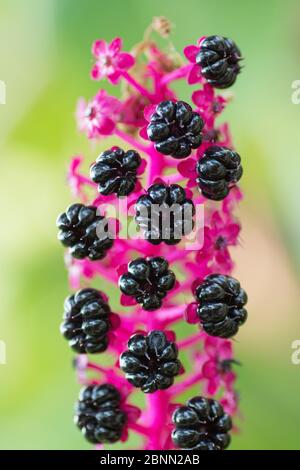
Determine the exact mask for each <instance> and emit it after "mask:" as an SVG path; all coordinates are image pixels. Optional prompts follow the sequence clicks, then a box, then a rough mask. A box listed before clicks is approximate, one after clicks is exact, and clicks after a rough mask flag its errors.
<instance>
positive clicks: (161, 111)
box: [147, 100, 204, 159]
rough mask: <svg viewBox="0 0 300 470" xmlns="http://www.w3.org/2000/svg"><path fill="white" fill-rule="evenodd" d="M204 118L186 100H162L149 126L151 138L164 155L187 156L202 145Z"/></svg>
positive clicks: (148, 130) (148, 131)
mask: <svg viewBox="0 0 300 470" xmlns="http://www.w3.org/2000/svg"><path fill="white" fill-rule="evenodd" d="M203 125H204V123H203V120H202V118H201V116H200V115H199V114H198V113H195V112H194V111H193V109H192V108H191V106H190V105H189V104H188V103H185V102H184V101H177V102H173V101H170V100H169V101H162V102H161V103H160V104H159V105H157V106H156V110H155V112H154V113H153V114H152V115H151V118H150V124H149V125H148V127H147V133H148V137H149V139H150V140H151V141H152V142H154V145H155V148H156V150H157V151H158V152H160V153H162V154H163V155H171V157H174V158H179V159H181V158H186V157H188V156H189V155H190V154H191V151H192V149H196V148H198V147H199V146H200V145H201V142H202V135H201V131H202V128H203Z"/></svg>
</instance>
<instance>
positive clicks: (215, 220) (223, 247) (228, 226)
mask: <svg viewBox="0 0 300 470" xmlns="http://www.w3.org/2000/svg"><path fill="white" fill-rule="evenodd" d="M240 229H241V227H240V225H239V224H238V223H237V222H235V220H234V219H232V220H231V219H230V218H228V217H225V216H222V215H221V214H220V213H219V212H217V211H216V212H214V213H213V214H212V216H211V218H210V224H209V225H206V226H205V227H204V243H203V247H202V248H201V249H200V250H199V252H198V253H197V260H198V262H199V263H205V264H209V263H213V264H214V265H215V269H216V270H218V269H219V270H220V269H223V270H224V272H226V273H227V272H229V271H230V270H231V269H232V268H233V262H232V259H231V256H230V252H229V247H230V246H236V245H237V244H238V236H239V233H240Z"/></svg>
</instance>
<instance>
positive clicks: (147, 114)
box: [144, 104, 156, 122]
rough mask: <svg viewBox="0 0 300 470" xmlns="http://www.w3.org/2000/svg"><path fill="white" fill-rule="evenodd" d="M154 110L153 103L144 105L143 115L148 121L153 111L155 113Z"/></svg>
mask: <svg viewBox="0 0 300 470" xmlns="http://www.w3.org/2000/svg"><path fill="white" fill-rule="evenodd" d="M155 110H156V105H155V104H148V105H147V106H145V109H144V116H145V119H146V120H147V121H148V122H150V119H151V116H152V114H153V113H155Z"/></svg>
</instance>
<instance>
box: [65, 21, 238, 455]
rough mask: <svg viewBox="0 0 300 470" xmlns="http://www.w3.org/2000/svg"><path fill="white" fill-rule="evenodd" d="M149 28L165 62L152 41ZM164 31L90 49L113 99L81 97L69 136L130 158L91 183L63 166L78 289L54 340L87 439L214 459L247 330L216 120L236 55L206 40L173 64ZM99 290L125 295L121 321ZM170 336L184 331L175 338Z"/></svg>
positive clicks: (233, 194) (99, 167) (234, 398)
mask: <svg viewBox="0 0 300 470" xmlns="http://www.w3.org/2000/svg"><path fill="white" fill-rule="evenodd" d="M158 24H160V25H163V33H161V34H163V37H165V38H167V39H168V40H167V52H164V51H163V50H161V49H160V48H159V47H158V46H157V44H156V43H155V42H154V40H153V39H152V33H153V34H154V32H155V31H156V32H158V33H159V34H160V31H161V30H160V28H158V26H157V25H158ZM167 26H168V27H167ZM151 31H152V33H151ZM166 31H169V23H168V21H167V20H166V19H161V21H160V22H158V19H157V18H156V19H155V23H153V25H152V26H151V27H150V29H148V30H147V35H146V36H145V39H144V41H143V42H142V43H141V44H139V45H138V47H136V48H135V49H134V51H135V53H134V54H131V53H128V52H124V51H123V50H122V41H121V39H120V38H116V39H114V40H113V41H111V42H110V43H106V42H105V41H103V40H97V41H95V43H94V44H93V47H92V53H93V55H94V58H95V64H94V66H93V68H92V71H91V78H92V79H93V80H95V81H99V80H102V79H107V80H108V81H109V82H110V83H112V84H113V85H118V84H119V83H121V84H122V96H121V98H120V99H117V98H115V97H113V96H109V95H108V93H107V92H106V91H105V90H99V91H98V92H97V93H96V95H95V97H94V98H92V99H91V100H89V101H88V102H85V100H83V99H81V100H80V102H79V105H78V110H77V119H78V126H79V129H80V130H81V131H82V132H84V133H85V134H86V135H87V137H88V138H89V139H91V140H95V141H99V140H101V139H104V138H105V137H106V136H110V135H114V136H115V137H116V138H117V139H118V140H119V141H120V145H121V142H122V144H124V143H125V144H126V148H121V147H118V146H114V147H112V148H107V149H106V150H105V151H104V152H102V153H100V155H98V156H97V158H96V159H95V161H94V162H93V163H92V165H91V167H90V175H89V177H88V176H87V175H86V174H83V173H82V171H81V169H80V165H81V163H82V160H83V159H82V157H74V159H73V161H72V163H71V165H70V169H69V172H68V181H69V183H70V186H71V189H72V191H73V193H74V194H75V196H76V197H77V198H79V201H80V202H77V203H75V204H72V205H71V206H69V207H68V208H67V210H66V211H65V212H63V213H62V214H60V215H59V217H58V219H57V226H58V229H59V234H58V238H59V240H60V242H61V243H62V244H63V245H64V246H65V247H66V249H67V253H66V258H65V259H66V265H67V268H68V271H69V279H70V287H71V288H72V289H74V290H76V292H74V293H72V294H70V295H69V296H68V297H67V299H66V301H65V304H64V316H63V322H62V324H61V333H62V335H63V336H64V337H65V339H66V340H67V341H68V343H69V346H70V347H71V348H72V350H73V351H74V352H76V353H77V359H76V361H75V364H76V371H77V376H78V380H79V382H80V383H81V384H82V385H83V388H82V390H81V392H80V396H79V400H78V402H77V404H76V410H75V423H76V424H77V426H78V427H79V429H80V430H81V432H82V434H83V435H84V437H85V438H86V439H87V440H88V441H89V442H91V443H93V444H96V445H97V446H98V447H99V446H102V445H105V444H109V445H110V444H112V443H114V442H117V441H120V442H124V441H126V440H127V439H128V435H129V433H136V434H137V435H138V436H139V437H140V438H141V440H142V446H143V448H144V449H154V450H159V449H164V450H168V449H173V448H181V449H188V450H207V449H209V450H221V449H224V448H226V447H227V446H228V445H229V442H230V435H229V432H230V430H231V427H232V419H235V417H236V415H237V412H238V395H237V392H236V389H235V380H236V373H235V371H234V370H233V367H234V366H235V365H236V364H238V362H237V361H236V360H235V359H234V355H233V354H234V353H233V346H232V338H233V337H234V336H235V335H236V334H237V333H238V330H239V327H240V326H241V325H242V324H243V323H244V322H245V321H246V318H247V311H246V309H245V304H246V302H247V296H246V293H245V291H244V290H243V289H242V287H241V286H240V284H239V282H238V281H237V280H236V279H234V278H233V277H231V273H232V270H233V267H234V263H233V261H232V257H231V247H233V246H236V245H238V243H239V242H238V236H239V232H240V224H239V222H238V221H237V219H236V218H235V216H234V210H235V207H236V205H237V203H238V202H239V200H240V199H241V192H240V190H239V189H238V187H237V183H238V181H239V180H240V178H241V176H242V166H241V158H240V156H239V154H238V153H237V152H236V151H235V150H234V149H233V144H232V141H231V137H230V133H229V129H228V125H227V123H223V124H218V123H217V120H218V117H219V116H220V114H221V113H222V111H223V109H224V108H225V106H226V105H227V100H226V98H225V97H224V96H222V95H220V94H216V88H221V89H222V88H227V87H229V86H231V85H232V84H233V83H234V81H235V80H236V77H237V75H238V73H239V71H240V66H239V60H240V57H241V54H240V51H239V49H238V48H237V46H236V45H235V43H234V42H233V41H232V40H231V39H228V38H223V37H221V36H211V37H201V38H200V39H199V40H198V42H197V44H196V45H190V46H187V47H186V48H185V50H184V54H185V57H186V59H187V63H186V64H183V65H182V61H181V60H180V61H179V60H178V54H175V53H174V49H173V48H171V49H170V42H169V38H168V34H169V33H166ZM142 56H143V57H142ZM138 59H141V62H140V63H138V64H137V60H138ZM129 70H130V73H129ZM178 79H181V80H185V81H186V82H187V84H194V85H195V84H196V85H197V90H196V91H193V92H192V95H191V104H190V103H186V102H184V101H182V100H180V99H179V98H178V97H177V96H176V94H175V91H174V90H173V89H172V88H171V85H172V83H173V81H175V80H178ZM128 146H129V148H127V147H128ZM179 183H180V184H179ZM91 192H92V193H93V194H92V196H91ZM203 205H204V210H203ZM199 207H200V208H201V211H199ZM108 209H109V210H108ZM111 212H112V213H113V214H114V215H113V216H111ZM203 214H204V219H203V217H202V215H203ZM126 228H127V233H126V235H127V236H125V237H124V236H123V235H124V234H123V232H124V229H126ZM125 231H126V230H125ZM103 279H105V280H106V281H109V283H110V284H111V286H113V287H114V288H115V290H114V294H113V295H114V296H115V295H116V293H119V294H120V298H119V307H118V312H113V311H112V309H111V305H110V300H109V298H108V296H107V295H106V294H105V293H104V292H102V280H103ZM92 281H93V286H95V287H87V285H88V286H91V283H92ZM187 324H189V325H190V326H187ZM175 331H178V332H180V333H182V332H185V331H186V332H187V331H189V333H186V336H185V337H182V338H181V339H178V338H177V337H176V333H175ZM104 352H106V353H107V355H108V356H109V360H110V364H111V365H110V366H104V365H103V364H102V358H103V353H104ZM192 389H193V390H195V392H194V393H196V396H193V394H192V391H191V390H192ZM136 393H144V394H145V395H146V406H145V408H144V409H139V408H138V407H136V406H133V405H132V404H131V400H132V398H133V396H134V395H135V394H136ZM183 393H185V394H186V393H188V394H189V400H188V401H187V403H186V404H185V405H184V404H182V403H180V402H178V400H180V395H181V394H183ZM98 447H97V448H98Z"/></svg>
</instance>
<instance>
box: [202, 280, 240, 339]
mask: <svg viewBox="0 0 300 470" xmlns="http://www.w3.org/2000/svg"><path fill="white" fill-rule="evenodd" d="M195 296H196V299H197V301H198V302H199V306H198V309H197V314H198V317H199V319H200V322H201V324H202V326H203V328H204V330H205V331H206V333H208V334H209V335H212V336H219V337H221V338H231V337H232V336H234V335H235V334H236V333H237V332H238V329H239V326H240V325H242V324H243V323H245V321H246V319H247V310H246V309H245V308H244V305H245V304H246V303H247V294H246V292H245V291H244V289H242V288H241V286H240V283H239V282H238V281H237V280H236V279H234V278H233V277H231V276H225V275H222V274H211V275H209V276H207V277H206V278H205V279H204V282H202V283H201V284H200V285H199V286H197V287H196V291H195Z"/></svg>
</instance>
